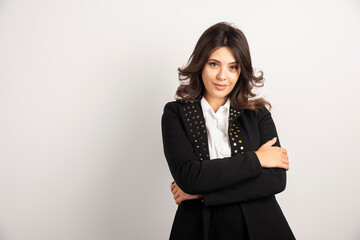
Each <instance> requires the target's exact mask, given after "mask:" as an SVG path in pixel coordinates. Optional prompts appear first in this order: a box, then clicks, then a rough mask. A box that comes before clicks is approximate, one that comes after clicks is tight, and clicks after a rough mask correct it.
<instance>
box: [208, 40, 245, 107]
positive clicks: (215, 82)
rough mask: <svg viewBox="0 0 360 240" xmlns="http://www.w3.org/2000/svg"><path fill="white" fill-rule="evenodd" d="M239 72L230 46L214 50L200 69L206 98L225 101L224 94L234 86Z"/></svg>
mask: <svg viewBox="0 0 360 240" xmlns="http://www.w3.org/2000/svg"><path fill="white" fill-rule="evenodd" d="M240 72H241V69H240V65H239V64H238V63H237V62H236V59H235V57H234V55H233V53H232V51H231V49H230V48H228V47H221V48H218V49H217V50H215V51H214V52H213V53H212V54H211V55H210V57H209V59H208V61H207V62H206V63H205V65H204V67H203V70H202V80H203V82H204V85H205V89H206V91H205V93H204V97H205V98H206V100H207V101H215V102H219V101H221V102H222V101H223V102H224V103H225V101H226V100H227V99H226V95H227V94H229V93H230V92H231V90H232V89H233V88H234V86H235V84H236V82H237V80H238V78H239V76H240Z"/></svg>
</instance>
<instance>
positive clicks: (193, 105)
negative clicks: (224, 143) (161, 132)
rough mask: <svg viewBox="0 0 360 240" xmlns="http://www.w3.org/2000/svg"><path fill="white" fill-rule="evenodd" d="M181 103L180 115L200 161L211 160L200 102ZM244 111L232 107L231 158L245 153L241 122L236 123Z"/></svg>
mask: <svg viewBox="0 0 360 240" xmlns="http://www.w3.org/2000/svg"><path fill="white" fill-rule="evenodd" d="M176 101H177V102H181V103H182V105H181V106H180V113H181V116H182V119H183V122H184V125H185V129H186V132H187V134H188V136H189V138H190V140H191V144H192V145H193V147H194V149H195V153H196V155H197V157H198V159H200V160H209V159H210V156H209V145H208V138H207V131H206V124H205V118H204V115H203V112H202V108H201V104H200V101H184V100H176ZM243 111H244V110H243V109H236V108H233V107H232V106H230V111H229V128H228V135H229V140H230V147H231V156H234V155H236V154H238V153H240V152H241V153H243V152H244V146H243V139H242V138H241V132H240V126H239V124H240V123H239V121H235V120H236V119H237V118H238V117H239V116H240V115H241V114H242V113H243Z"/></svg>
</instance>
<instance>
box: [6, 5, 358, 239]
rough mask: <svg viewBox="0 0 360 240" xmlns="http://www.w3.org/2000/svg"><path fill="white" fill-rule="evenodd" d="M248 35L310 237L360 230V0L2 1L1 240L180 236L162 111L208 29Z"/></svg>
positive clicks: (290, 213) (293, 197)
mask: <svg viewBox="0 0 360 240" xmlns="http://www.w3.org/2000/svg"><path fill="white" fill-rule="evenodd" d="M220 21H228V22H232V23H234V24H235V25H236V26H237V27H239V28H240V29H241V30H242V31H243V32H244V33H245V35H246V36H247V39H248V41H249V44H250V51H251V54H252V60H253V66H254V67H255V68H260V69H262V70H263V71H264V74H265V75H264V76H265V79H266V80H265V86H264V87H263V88H261V89H259V90H258V92H259V93H260V95H261V96H263V97H265V98H266V99H267V100H268V101H270V103H272V105H273V109H272V111H271V112H272V116H273V119H274V121H275V124H276V127H277V130H278V134H279V139H280V141H281V144H282V147H284V148H286V149H287V150H288V155H289V160H290V168H291V169H290V171H289V172H288V182H287V188H286V190H285V191H284V192H282V193H280V194H278V195H277V199H278V201H279V203H280V205H281V207H282V209H283V212H284V214H285V216H286V217H287V220H288V222H289V224H290V226H291V228H292V230H293V232H294V234H295V236H296V237H297V239H300V240H313V239H327V240H339V239H341V240H342V239H349V240H357V239H360V204H359V202H360V194H359V189H360V188H359V184H360V177H359V174H358V173H359V167H360V163H359V162H360V159H359V157H358V154H359V134H360V131H359V130H360V129H359V122H360V114H359V97H358V93H359V86H360V83H359V82H360V77H359V62H360V45H359V43H360V3H359V1H355V0H353V1H351V0H347V1H340V0H339V1H296V2H294V1H293V2H290V1H265V0H264V1H251V3H250V1H213V0H207V1H189V0H186V1H176V2H175V1H166V0H154V1H126V2H125V1H115V0H114V1H108V0H106V1H104V0H101V1H100V0H97V1H96V0H92V1H69V0H65V1H55V0H51V1H39V0H33V1H6V0H2V1H0V239H2V240H85V239H86V240H118V239H168V237H169V233H170V229H171V225H172V221H173V217H174V214H175V210H176V207H177V205H176V204H175V202H174V200H173V198H172V194H171V193H170V183H171V181H172V177H171V174H170V171H169V169H168V166H167V163H166V159H165V157H164V153H163V146H162V139H161V125H160V120H161V115H162V112H163V107H164V105H165V104H166V103H167V102H169V101H173V100H174V95H175V91H176V88H177V86H178V84H179V82H178V79H177V77H178V75H177V68H178V67H181V66H183V65H185V64H186V62H187V60H188V58H189V57H190V54H191V53H192V51H193V49H194V47H195V44H196V42H197V40H198V38H199V37H200V35H201V34H202V33H203V32H204V31H205V30H206V29H207V28H208V27H210V26H211V25H213V24H215V23H217V22H220Z"/></svg>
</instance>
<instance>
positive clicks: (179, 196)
mask: <svg viewBox="0 0 360 240" xmlns="http://www.w3.org/2000/svg"><path fill="white" fill-rule="evenodd" d="M170 188H171V192H172V194H173V195H174V199H175V203H176V204H177V205H179V204H180V203H181V202H182V201H184V200H190V199H198V198H202V197H203V194H196V195H192V194H188V193H186V192H183V191H182V190H181V189H180V188H179V186H178V185H177V184H176V182H173V183H172V184H171V186H170Z"/></svg>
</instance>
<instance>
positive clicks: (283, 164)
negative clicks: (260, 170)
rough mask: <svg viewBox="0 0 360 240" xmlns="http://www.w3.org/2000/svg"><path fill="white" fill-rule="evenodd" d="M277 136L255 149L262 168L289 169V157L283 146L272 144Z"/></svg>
mask: <svg viewBox="0 0 360 240" xmlns="http://www.w3.org/2000/svg"><path fill="white" fill-rule="evenodd" d="M276 140H277V138H273V139H271V140H269V141H267V142H266V143H264V144H263V145H262V146H261V147H260V148H259V149H258V150H257V151H255V153H256V155H257V157H258V158H259V160H260V164H261V166H262V167H264V168H273V167H278V168H284V169H285V170H289V158H288V156H287V151H286V149H285V148H281V147H278V146H272V145H273V144H275V143H276Z"/></svg>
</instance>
